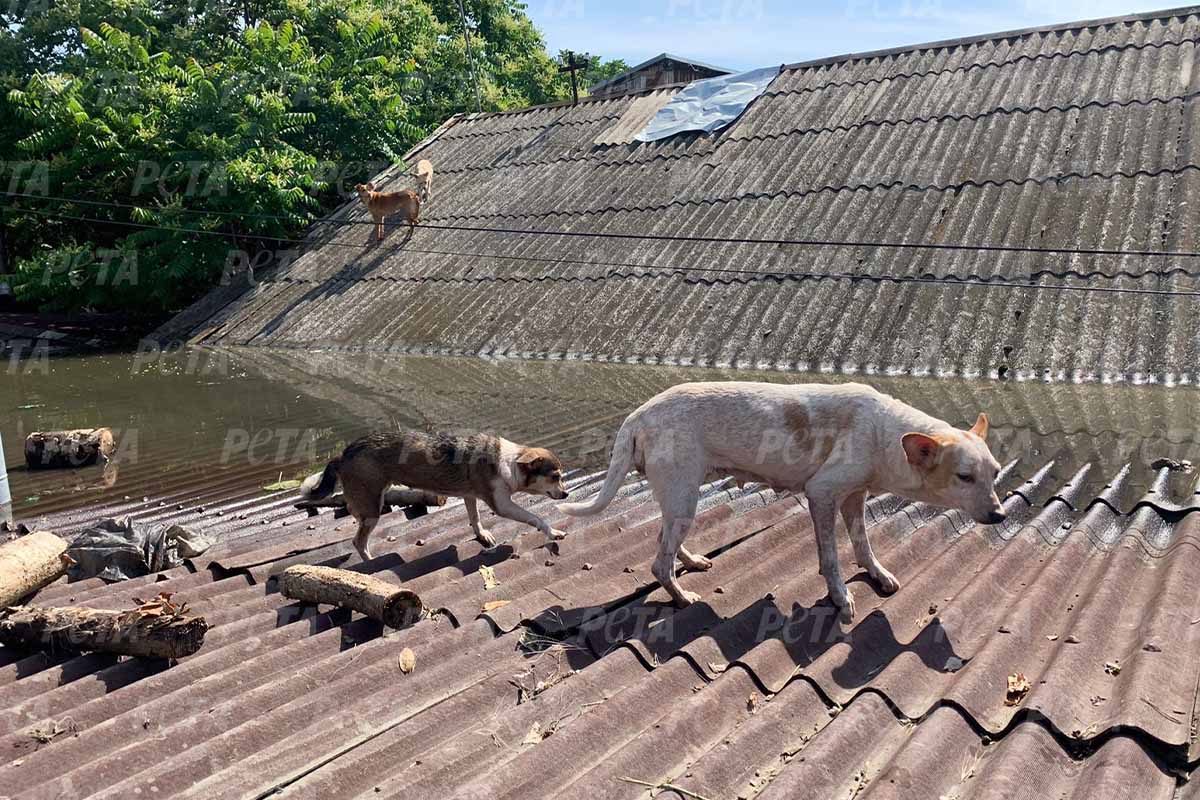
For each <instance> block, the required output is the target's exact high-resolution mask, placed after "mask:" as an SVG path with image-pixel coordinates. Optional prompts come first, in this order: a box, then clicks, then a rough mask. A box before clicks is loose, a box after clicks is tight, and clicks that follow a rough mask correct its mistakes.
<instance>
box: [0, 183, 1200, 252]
mask: <svg viewBox="0 0 1200 800" xmlns="http://www.w3.org/2000/svg"><path fill="white" fill-rule="evenodd" d="M0 196H6V197H20V198H29V199H35V200H45V201H48V202H56V203H76V204H79V205H86V206H93V207H101V208H122V209H128V210H134V209H143V208H145V206H139V205H136V204H133V203H116V202H109V201H99V200H81V199H76V198H71V197H55V196H49V195H39V194H27V193H22V192H0ZM19 210H23V211H29V210H30V209H24V208H21V209H19ZM165 210H167V211H170V212H175V213H186V214H198V215H206V216H215V217H222V218H226V219H258V220H268V221H276V222H286V223H288V224H295V219H294V218H292V217H285V216H280V215H277V214H251V213H241V212H238V211H206V210H204V209H193V208H177V209H165ZM97 221H98V222H107V221H108V220H97ZM114 224H119V223H117V222H115V221H114ZM311 224H314V225H329V226H335V227H340V226H344V225H370V226H372V227H374V225H375V223H374V222H373V221H371V220H334V219H321V220H313V221H312V223H311ZM421 227H423V228H429V229H431V230H443V231H462V232H468V233H496V234H505V235H518V236H566V237H573V238H590V239H621V240H642V241H654V242H684V243H686V242H694V243H700V244H747V245H774V246H789V245H790V246H797V247H857V248H864V249H865V248H879V249H898V250H943V251H964V252H980V253H1033V254H1041V255H1067V256H1072V255H1078V256H1111V257H1119V258H1124V257H1134V258H1189V259H1190V258H1200V251H1196V250H1145V249H1140V250H1132V249H1122V248H1117V247H1047V246H1043V245H1009V244H972V243H969V242H889V241H871V240H865V239H812V238H785V237H748V236H697V235H690V234H682V233H622V232H618V231H556V230H547V229H541V228H495V227H489V226H483V225H453V224H447V223H437V222H425V223H421ZM238 235H239V236H242V234H238ZM243 238H253V237H245V236H243ZM267 238H273V237H267Z"/></svg>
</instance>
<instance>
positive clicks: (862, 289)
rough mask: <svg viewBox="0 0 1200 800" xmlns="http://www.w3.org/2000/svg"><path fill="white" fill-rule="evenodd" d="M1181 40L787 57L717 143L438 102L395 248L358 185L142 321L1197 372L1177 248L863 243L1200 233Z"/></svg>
mask: <svg viewBox="0 0 1200 800" xmlns="http://www.w3.org/2000/svg"><path fill="white" fill-rule="evenodd" d="M1198 35H1200V17H1198V16H1197V10H1196V9H1194V8H1193V9H1183V10H1179V11H1171V12H1160V13H1154V14H1145V15H1141V16H1137V17H1126V18H1121V19H1118V20H1111V21H1103V22H1090V23H1078V24H1074V25H1065V26H1060V27H1056V28H1047V29H1038V30H1033V31H1027V32H1017V33H1009V34H1002V35H997V36H990V37H979V38H977V39H971V40H958V41H955V42H951V43H947V44H935V45H928V46H920V47H915V48H909V49H901V50H892V51H886V52H883V53H878V54H870V53H868V54H862V55H855V56H846V57H841V58H838V59H832V60H821V61H818V62H811V63H808V64H797V65H791V66H789V67H787V68H785V69H784V70H783V72H782V73H781V74H780V76H779V77H778V78H777V79H776V80H775V82H774V83H773V84H772V85H771V86H770V87H769V88H768V90H767V91H766V93H765V94H764V95H763V96H762V97H760V98H759V99H758V100H756V101H755V102H754V103H753V104H751V106H750V107H749V108H748V109H747V110H746V111H745V113H744V114H743V115H742V116H741V117H740V118H739V119H738V120H737V121H736V122H735V123H733V124H732V125H731V126H729V127H728V128H726V129H725V130H724V131H722V132H721V133H720V134H719V135H717V136H712V137H706V136H699V135H683V136H677V137H674V138H671V139H668V140H664V141H661V142H656V143H649V144H643V143H633V142H629V143H619V144H612V143H611V142H613V141H617V142H628V138H629V136H630V135H631V132H636V131H632V128H633V126H632V125H631V124H630V122H629V121H627V120H625V116H626V115H627V114H631V115H634V116H637V117H638V118H639V119H641V118H644V116H645V114H646V113H647V110H648V109H647V107H646V105H645V103H642V104H640V105H639V103H638V101H639V99H640V97H639V96H638V95H629V96H623V97H618V98H611V99H595V100H589V101H585V102H581V103H580V104H579V105H578V106H574V107H572V106H569V105H563V104H558V105H554V106H544V107H538V108H532V109H527V110H524V111H520V112H512V113H499V114H483V115H469V116H464V117H459V118H455V119H453V120H451V121H450V123H449V124H447V125H446V126H443V128H442V129H441V130H440V131H439V132H438V133H437V134H436V135H435V136H433V137H431V139H430V140H429V141H427V142H425V143H423V144H422V146H421V147H419V148H418V150H417V151H415V152H414V153H413V154H412V156H414V157H420V158H428V159H430V160H431V161H432V162H433V164H434V165H435V168H436V169H437V177H436V178H435V182H434V184H435V185H434V195H433V201H432V202H431V203H430V204H429V205H428V206H427V208H426V209H424V211H423V218H422V223H423V225H422V226H421V227H419V228H418V229H417V232H416V235H415V236H414V237H413V238H412V240H411V241H409V242H407V243H406V242H404V237H403V236H402V235H401V232H400V231H399V229H397V228H393V229H390V230H389V234H390V235H389V236H388V237H387V238H386V239H385V241H384V242H382V243H381V244H375V243H374V242H373V241H372V238H371V237H372V231H371V228H370V225H369V224H366V223H367V222H368V220H367V219H366V217H365V209H363V208H362V207H361V205H360V204H359V203H358V202H357V201H354V202H352V203H350V204H348V205H347V206H346V207H345V208H343V209H341V210H340V211H339V212H338V213H337V214H335V215H334V217H333V218H332V219H331V222H332V223H334V224H330V225H325V226H322V227H320V228H318V229H317V230H315V231H314V233H313V237H314V242H317V243H318V244H316V245H315V246H313V247H312V249H311V250H310V252H309V253H308V254H307V255H306V256H304V257H302V258H300V259H299V260H297V261H296V262H295V263H293V264H292V265H290V266H289V267H288V268H286V269H284V270H282V271H281V272H280V273H279V274H277V275H276V276H275V277H274V279H272V280H270V281H268V282H265V283H262V284H260V285H258V286H257V287H255V288H253V289H252V290H250V291H241V290H240V289H237V288H235V287H226V288H225V289H224V290H222V291H221V292H218V293H215V294H214V295H212V296H211V297H210V298H207V299H206V300H205V301H202V302H201V303H199V304H197V305H196V306H195V307H194V308H192V309H190V310H189V311H188V312H187V313H185V314H184V315H182V316H181V317H180V318H179V319H177V320H176V321H175V322H174V323H172V324H170V325H168V326H166V327H165V328H164V329H163V330H162V331H161V334H162V335H164V336H172V335H184V334H186V335H191V336H195V337H197V338H200V339H203V340H205V341H209V342H220V343H227V344H242V343H244V344H251V345H269V346H285V347H313V346H322V347H333V348H349V349H364V350H387V351H396V352H416V353H423V352H436V353H449V354H506V355H516V356H524V357H535V358H538V357H562V358H590V359H601V360H620V361H635V362H636V361H642V362H653V363H676V364H710V365H726V364H732V365H737V366H760V367H768V368H781V369H793V368H804V367H809V368H814V369H822V370H834V371H846V372H866V373H868V374H870V373H874V372H879V373H911V374H918V375H920V374H940V375H965V376H974V375H981V374H982V375H998V374H1006V375H1008V376H1010V377H1013V376H1017V377H1029V378H1059V379H1077V380H1101V379H1103V380H1123V379H1124V380H1138V379H1151V378H1153V379H1158V380H1163V381H1181V382H1191V381H1194V380H1195V378H1196V375H1195V367H1194V364H1195V363H1196V361H1197V357H1198V356H1200V352H1198V350H1200V348H1198V346H1197V345H1198V342H1200V299H1198V298H1197V297H1196V296H1190V295H1180V294H1178V292H1194V291H1196V289H1197V281H1196V275H1197V270H1198V269H1200V265H1197V263H1196V260H1195V259H1193V258H1188V257H1184V256H1177V255H1176V256H1171V255H1168V256H1164V257H1150V256H1145V255H1125V256H1113V255H1105V254H1096V253H1090V254H1089V253H1063V252H1049V253H1037V252H995V251H986V250H971V249H967V250H953V249H952V250H937V249H916V250H914V249H901V248H895V247H880V246H875V244H874V243H880V242H886V243H928V244H962V243H966V244H971V245H988V246H1009V247H1012V246H1018V247H1025V246H1035V247H1045V248H1059V249H1061V248H1080V249H1115V250H1145V251H1195V250H1197V249H1200V248H1198V246H1197V241H1196V240H1197V236H1198V235H1200V232H1198V230H1197V225H1196V222H1195V220H1196V215H1195V213H1194V212H1193V211H1192V209H1195V208H1196V207H1197V199H1198V198H1197V194H1200V161H1198V154H1197V150H1198V149H1200V137H1198V136H1197V135H1196V132H1195V125H1194V121H1195V119H1196V113H1195V103H1196V100H1197V97H1198V95H1200V73H1198V72H1197V70H1196V67H1195V63H1194V55H1193V54H1194V42H1195V40H1196V39H1197V37H1198ZM672 91H673V90H670V89H667V90H658V92H660V93H666V94H667V95H669V94H670V93H671V92H672ZM614 132H615V134H616V135H614ZM597 141H600V142H604V144H597V143H596V142H597ZM407 180H408V179H407V178H403V179H400V178H397V179H394V180H392V181H391V184H390V185H391V186H396V187H398V186H402V185H405V184H406V181H407ZM385 182H387V180H386V179H385ZM341 222H355V223H364V224H348V225H340V224H336V223H341ZM471 229H474V230H471ZM479 229H485V230H479ZM496 229H505V230H520V231H540V232H543V233H541V234H531V233H527V232H526V233H512V232H497V230H496ZM596 233H599V234H633V235H638V236H643V235H647V234H649V235H654V236H666V237H678V236H684V237H714V238H715V239H717V240H718V241H695V240H682V241H680V240H672V239H644V238H633V239H623V238H600V237H592V236H584V235H580V234H596ZM568 234H570V235H568ZM731 239H734V240H744V239H786V240H796V239H805V240H808V239H815V240H822V241H836V242H850V243H851V244H845V245H839V246H798V245H786V244H754V243H746V242H744V241H742V242H738V241H734V242H730V241H728V240H731ZM713 270H717V271H713ZM763 272H769V273H770V274H762V273H763ZM1029 284H1035V285H1036V286H1038V287H1040V288H1029V286H1028V285H1029Z"/></svg>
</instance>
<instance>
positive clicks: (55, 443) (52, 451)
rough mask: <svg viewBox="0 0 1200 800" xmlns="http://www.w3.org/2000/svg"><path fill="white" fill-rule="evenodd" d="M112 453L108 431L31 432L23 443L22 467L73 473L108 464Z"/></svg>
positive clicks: (102, 429)
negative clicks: (25, 465) (98, 464)
mask: <svg viewBox="0 0 1200 800" xmlns="http://www.w3.org/2000/svg"><path fill="white" fill-rule="evenodd" d="M115 450H116V445H115V443H114V440H113V433H112V430H111V429H110V428H81V429H79V430H74V431H34V432H33V433H31V434H29V436H28V437H26V439H25V463H26V464H28V465H29V468H30V469H73V468H75V467H86V466H90V465H92V464H95V463H96V462H98V461H100V460H102V459H103V460H104V462H105V463H107V462H108V459H109V458H111V457H112V454H113V452H114V451H115Z"/></svg>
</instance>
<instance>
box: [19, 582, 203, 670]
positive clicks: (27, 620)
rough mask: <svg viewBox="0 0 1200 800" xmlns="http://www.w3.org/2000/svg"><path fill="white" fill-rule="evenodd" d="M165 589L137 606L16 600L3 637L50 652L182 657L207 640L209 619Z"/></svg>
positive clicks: (194, 650) (193, 651)
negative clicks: (194, 612)
mask: <svg viewBox="0 0 1200 800" xmlns="http://www.w3.org/2000/svg"><path fill="white" fill-rule="evenodd" d="M186 612H187V606H186V604H182V605H176V604H175V603H172V602H171V596H170V594H169V593H166V592H163V593H162V594H160V595H159V596H158V597H156V598H154V599H153V600H150V601H148V602H140V604H139V606H138V607H137V608H131V609H127V610H125V611H106V610H103V609H97V608H81V607H75V606H64V607H60V608H37V607H34V606H15V607H13V608H10V609H8V610H7V611H6V612H0V642H3V643H4V644H6V645H34V646H36V647H40V648H42V649H44V650H48V651H50V652H62V651H66V652H72V653H74V652H89V651H101V652H105V653H117V654H118V655H128V656H144V657H147V658H183V657H184V656H190V655H192V654H193V653H195V652H196V651H197V650H199V649H200V646H201V645H203V644H204V634H205V632H206V631H208V623H207V622H206V621H205V620H204V618H203V617H197V616H193V615H190V614H187V613H186Z"/></svg>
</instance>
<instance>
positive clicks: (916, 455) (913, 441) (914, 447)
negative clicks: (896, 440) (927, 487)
mask: <svg viewBox="0 0 1200 800" xmlns="http://www.w3.org/2000/svg"><path fill="white" fill-rule="evenodd" d="M900 443H901V444H902V445H904V455H905V456H906V457H907V458H908V463H910V464H912V465H913V466H914V467H916V468H917V469H921V470H925V471H927V472H928V471H929V470H931V469H933V468H934V467H935V466H937V462H938V456H939V455H940V454H941V450H942V445H941V443H940V442H939V441H938V440H937V439H935V438H933V437H932V436H926V435H925V434H923V433H906V434H904V436H902V437H901V438H900Z"/></svg>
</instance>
